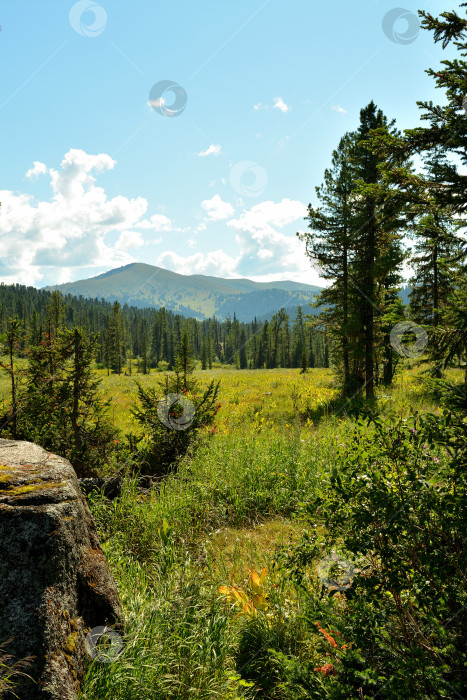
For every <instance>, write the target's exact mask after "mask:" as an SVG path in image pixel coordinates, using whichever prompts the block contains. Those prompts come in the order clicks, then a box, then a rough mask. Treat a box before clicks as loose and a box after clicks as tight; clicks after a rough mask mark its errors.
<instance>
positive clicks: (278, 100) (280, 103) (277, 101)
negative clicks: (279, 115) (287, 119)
mask: <svg viewBox="0 0 467 700" xmlns="http://www.w3.org/2000/svg"><path fill="white" fill-rule="evenodd" d="M273 107H274V109H279V110H280V111H281V112H283V113H284V114H285V113H286V112H288V111H289V110H290V107H289V105H287V104H286V103H285V102H284V100H283V99H282V97H275V98H274V105H273Z"/></svg>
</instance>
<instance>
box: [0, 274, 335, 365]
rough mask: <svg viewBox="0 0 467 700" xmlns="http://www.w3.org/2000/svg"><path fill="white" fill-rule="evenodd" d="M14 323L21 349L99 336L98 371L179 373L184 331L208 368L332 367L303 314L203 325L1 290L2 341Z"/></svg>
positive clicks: (321, 334) (161, 313)
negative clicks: (68, 337)
mask: <svg viewBox="0 0 467 700" xmlns="http://www.w3.org/2000/svg"><path fill="white" fill-rule="evenodd" d="M14 317H17V318H18V319H19V320H20V321H21V323H22V330H23V333H22V336H21V341H20V348H21V349H22V350H26V349H27V348H28V347H30V346H35V345H38V344H40V343H41V341H42V339H43V338H44V337H45V335H46V334H47V333H48V334H49V335H55V334H56V331H57V330H58V329H59V328H68V329H72V328H74V327H75V326H78V327H81V328H83V329H85V331H86V332H87V333H89V334H91V335H96V336H97V337H98V342H97V344H96V359H97V365H98V367H100V368H105V369H107V370H108V372H109V373H110V372H114V373H118V374H121V373H125V372H126V373H127V374H132V373H133V372H134V371H136V372H142V373H144V374H146V373H148V372H149V371H150V369H152V368H156V369H160V370H171V369H173V367H174V364H175V359H176V357H177V354H178V352H179V350H180V344H181V341H182V337H183V334H184V332H185V331H186V332H187V333H188V338H189V342H190V345H191V349H192V352H193V357H194V358H195V359H196V360H198V361H199V362H200V363H201V368H202V369H210V368H212V366H213V364H215V363H221V364H228V365H233V366H236V367H238V368H239V369H263V368H266V369H274V368H276V367H300V368H302V369H306V368H308V367H329V347H328V340H327V335H326V332H325V331H323V330H320V329H318V330H317V329H314V328H313V327H312V325H311V324H310V323H309V321H308V318H307V314H306V311H305V310H304V309H302V307H298V309H297V310H296V312H295V313H294V314H293V316H292V315H289V313H287V310H286V309H280V310H279V311H278V312H277V313H276V314H274V315H273V317H272V318H271V319H270V321H267V320H266V321H257V320H256V318H255V319H254V320H253V321H251V322H249V323H245V322H240V321H239V320H238V319H237V318H236V317H235V314H234V317H233V319H230V318H228V317H227V318H225V319H224V320H222V321H221V320H219V319H217V318H211V319H206V320H203V321H200V320H198V319H195V318H185V317H183V316H181V315H179V314H174V313H173V312H172V311H168V310H167V309H165V308H161V309H152V308H146V309H138V308H136V307H134V306H128V305H127V304H124V305H123V306H122V305H121V304H120V303H119V302H118V301H115V302H113V303H111V302H108V301H105V300H103V299H102V300H98V299H86V298H84V297H82V296H80V297H75V296H72V295H70V294H68V295H66V296H63V295H62V294H61V292H58V291H54V292H48V291H45V290H40V289H36V288H34V287H25V286H22V285H19V284H14V285H5V284H0V334H5V333H6V332H7V331H8V328H9V319H10V318H14Z"/></svg>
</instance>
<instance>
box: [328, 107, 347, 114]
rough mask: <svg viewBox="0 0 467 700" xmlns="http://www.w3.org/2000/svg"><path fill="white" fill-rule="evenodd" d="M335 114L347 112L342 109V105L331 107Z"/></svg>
mask: <svg viewBox="0 0 467 700" xmlns="http://www.w3.org/2000/svg"><path fill="white" fill-rule="evenodd" d="M331 109H333V110H334V111H335V112H339V114H347V110H346V109H344V108H343V107H341V106H340V105H334V106H333V107H331Z"/></svg>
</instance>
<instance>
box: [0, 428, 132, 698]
mask: <svg viewBox="0 0 467 700" xmlns="http://www.w3.org/2000/svg"><path fill="white" fill-rule="evenodd" d="M121 615H122V610H121V606H120V601H119V597H118V592H117V588H116V584H115V581H114V579H113V577H112V575H111V573H110V569H109V566H108V563H107V560H106V558H105V556H104V553H103V551H102V549H101V547H100V544H99V540H98V537H97V533H96V528H95V524H94V521H93V518H92V516H91V513H90V511H89V509H88V506H87V504H86V501H85V499H84V496H83V494H82V493H81V490H80V488H79V484H78V480H77V477H76V473H75V471H74V469H73V468H72V466H71V464H70V463H69V462H68V461H67V460H66V459H62V458H61V457H58V456H57V455H54V454H51V453H48V452H46V451H45V450H43V449H42V448H41V447H38V446H37V445H34V444H33V443H30V442H18V441H12V440H3V439H0V646H1V645H2V643H3V642H5V641H6V640H7V639H9V638H10V637H14V640H13V642H12V643H11V644H8V646H7V648H6V649H7V650H8V653H9V654H13V655H14V657H15V660H16V659H22V658H24V657H27V656H34V657H35V660H34V662H33V664H32V665H31V666H30V667H29V668H28V669H26V671H27V673H28V674H29V675H30V676H31V677H32V678H33V679H34V680H30V679H27V678H21V679H20V680H19V681H16V684H15V689H14V690H15V692H16V694H17V696H18V697H19V698H21V700H23V699H24V700H36V699H37V700H38V699H39V698H40V700H73V699H74V698H76V694H77V692H78V691H79V689H80V684H81V681H82V678H83V672H84V658H85V646H84V640H85V636H86V634H87V632H88V631H89V630H90V629H92V628H94V627H99V626H102V625H109V626H113V628H114V629H117V630H118V629H119V627H120V625H121ZM120 631H121V627H120Z"/></svg>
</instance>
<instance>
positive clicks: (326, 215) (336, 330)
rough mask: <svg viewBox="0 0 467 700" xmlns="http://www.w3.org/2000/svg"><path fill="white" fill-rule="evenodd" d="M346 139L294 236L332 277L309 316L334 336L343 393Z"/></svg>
mask: <svg viewBox="0 0 467 700" xmlns="http://www.w3.org/2000/svg"><path fill="white" fill-rule="evenodd" d="M352 143H353V142H352V137H351V135H350V134H346V135H345V136H344V137H343V138H342V139H341V140H340V142H339V146H338V148H337V149H336V150H335V151H334V152H333V154H332V165H331V168H329V169H327V170H326V171H325V173H324V182H323V184H322V185H320V186H319V187H316V188H315V190H316V195H317V198H318V200H319V202H320V205H321V206H319V207H318V208H315V207H313V206H312V204H309V205H308V215H307V217H306V218H305V220H306V221H308V228H309V229H310V232H306V233H298V234H297V235H298V236H299V238H300V239H301V240H304V241H305V244H306V255H307V256H308V257H309V258H310V259H311V260H312V261H314V262H315V263H317V264H318V265H319V268H320V274H321V276H322V277H323V279H328V280H332V284H331V285H330V286H329V287H325V288H324V289H323V290H321V292H320V294H319V295H318V298H317V299H316V303H315V304H314V307H315V308H318V306H322V307H324V308H323V309H322V310H321V313H320V314H319V316H318V317H317V318H315V319H313V323H314V326H315V327H323V325H327V326H328V327H329V328H330V331H331V333H332V335H333V338H334V339H335V348H336V351H337V357H336V360H337V364H338V366H339V367H341V370H342V375H343V381H342V384H343V392H344V394H348V393H352V392H353V391H354V389H355V387H354V386H353V383H352V381H351V376H350V374H351V368H350V346H351V343H352V341H351V338H350V334H351V329H352V325H351V323H350V318H351V316H352V313H353V311H352V297H353V296H354V291H355V290H354V289H353V288H352V286H351V281H350V265H351V261H352V253H353V248H352V246H353V240H354V239H353V233H354V224H353V217H352V214H353V212H352V192H353V189H354V171H353V168H352V165H351V151H352Z"/></svg>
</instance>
